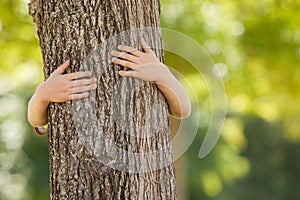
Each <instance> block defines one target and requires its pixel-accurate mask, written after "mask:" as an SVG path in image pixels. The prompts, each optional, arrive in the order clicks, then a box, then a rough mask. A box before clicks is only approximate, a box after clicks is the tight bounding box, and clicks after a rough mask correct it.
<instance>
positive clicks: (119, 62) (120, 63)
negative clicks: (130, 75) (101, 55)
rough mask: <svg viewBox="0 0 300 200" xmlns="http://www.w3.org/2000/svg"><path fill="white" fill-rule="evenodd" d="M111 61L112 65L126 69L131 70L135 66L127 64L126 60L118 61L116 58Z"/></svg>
mask: <svg viewBox="0 0 300 200" xmlns="http://www.w3.org/2000/svg"><path fill="white" fill-rule="evenodd" d="M111 61H112V62H113V63H114V64H117V65H122V66H124V67H128V68H131V69H134V68H135V67H136V65H135V64H134V63H132V62H128V61H126V60H120V59H118V58H112V59H111Z"/></svg>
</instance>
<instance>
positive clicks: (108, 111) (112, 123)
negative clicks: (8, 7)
mask: <svg viewBox="0 0 300 200" xmlns="http://www.w3.org/2000/svg"><path fill="white" fill-rule="evenodd" d="M29 13H30V14H31V15H32V17H33V20H34V22H35V23H36V25H37V32H38V36H39V40H40V47H41V51H42V56H43V63H44V75H45V79H47V78H48V77H49V76H50V74H51V73H52V72H53V71H54V70H55V69H56V68H57V66H59V65H60V64H62V63H63V62H65V61H66V60H67V59H70V60H71V66H70V68H69V69H68V70H67V73H70V72H76V71H79V70H86V69H89V70H92V71H93V74H94V76H95V77H97V81H98V88H97V89H96V91H95V92H93V93H92V94H91V95H90V97H89V98H88V99H85V100H80V101H76V102H67V103H51V105H50V106H49V113H48V117H49V125H50V126H49V136H48V141H49V161H50V189H51V190H50V191H51V199H53V200H54V199H59V200H62V199H85V200H89V199H168V200H169V199H176V187H175V169H174V166H173V163H172V155H171V144H170V130H169V120H168V105H167V103H166V101H165V99H164V97H163V95H162V94H161V92H160V91H159V90H158V89H157V87H156V85H155V84H153V83H145V82H142V81H139V80H136V79H132V78H127V79H121V77H120V76H119V75H118V73H117V71H118V70H120V69H121V67H120V66H117V65H113V64H111V63H110V61H109V56H108V51H109V50H110V49H112V48H116V45H117V44H125V45H131V46H134V47H136V48H140V46H139V44H138V38H139V37H140V36H143V37H144V38H146V40H147V41H148V42H149V43H150V44H151V47H155V51H156V54H157V55H158V57H159V58H160V59H161V61H163V51H162V41H161V36H160V32H159V31H151V30H149V31H147V29H138V28H144V27H157V28H159V27H160V24H159V22H160V20H159V17H160V2H159V0H148V1H142V0H89V1H88V0H76V1H71V0H63V1H59V0H51V1H50V0H32V1H31V3H30V4H29ZM134 29H138V30H137V31H132V32H130V34H122V35H121V36H120V37H117V38H116V39H115V40H112V42H107V41H109V38H111V37H112V36H115V35H116V34H118V33H121V32H123V31H128V30H134ZM95 47H97V49H96V50H95V49H94V48H95ZM93 49H94V50H93ZM136 86H138V87H136ZM154 105H156V106H155V108H154V109H153V106H154ZM149 134H150V135H149ZM149 152H150V153H151V152H158V153H155V154H149V155H151V156H145V157H146V158H144V157H143V155H148V154H147V153H149ZM132 153H135V154H139V155H142V156H140V157H136V156H132V155H133V154H132ZM145 153H146V154H145ZM135 154H134V155H135ZM116 159H117V160H118V162H116ZM142 159H144V160H142ZM120 161H122V162H121V163H120ZM164 161H168V162H167V164H166V165H164V164H162V163H163V162H164ZM132 166H133V167H132ZM139 169H140V170H139Z"/></svg>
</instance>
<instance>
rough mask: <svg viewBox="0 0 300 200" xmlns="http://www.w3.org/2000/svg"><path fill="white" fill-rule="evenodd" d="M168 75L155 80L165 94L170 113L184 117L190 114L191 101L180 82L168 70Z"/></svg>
mask: <svg viewBox="0 0 300 200" xmlns="http://www.w3.org/2000/svg"><path fill="white" fill-rule="evenodd" d="M167 74H168V76H167V77H165V78H164V79H163V80H161V81H159V82H156V85H157V87H158V88H159V90H160V91H161V92H162V93H163V95H164V96H165V98H166V100H167V102H168V104H169V110H170V114H171V115H172V116H174V117H176V118H186V117H188V116H189V115H190V114H191V103H190V100H189V98H188V96H187V94H186V92H185V89H184V87H183V86H182V85H181V83H180V82H179V81H178V80H177V79H176V78H175V77H174V76H173V75H172V74H171V72H170V71H169V70H168V73H167Z"/></svg>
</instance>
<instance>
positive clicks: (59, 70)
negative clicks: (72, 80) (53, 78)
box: [53, 60, 70, 74]
mask: <svg viewBox="0 0 300 200" xmlns="http://www.w3.org/2000/svg"><path fill="white" fill-rule="evenodd" d="M69 66H70V60H67V61H66V62H65V63H64V64H62V65H60V66H59V67H58V68H57V69H56V70H55V71H54V72H53V74H62V73H64V71H65V70H66V69H67V68H68V67H69Z"/></svg>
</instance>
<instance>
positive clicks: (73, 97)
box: [69, 92, 89, 100]
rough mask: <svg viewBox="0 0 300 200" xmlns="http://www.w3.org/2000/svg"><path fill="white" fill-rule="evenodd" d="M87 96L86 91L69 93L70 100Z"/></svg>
mask: <svg viewBox="0 0 300 200" xmlns="http://www.w3.org/2000/svg"><path fill="white" fill-rule="evenodd" d="M88 96H89V93H88V92H84V93H79V94H71V95H70V96H69V99H70V100H76V99H83V98H86V97H88Z"/></svg>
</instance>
